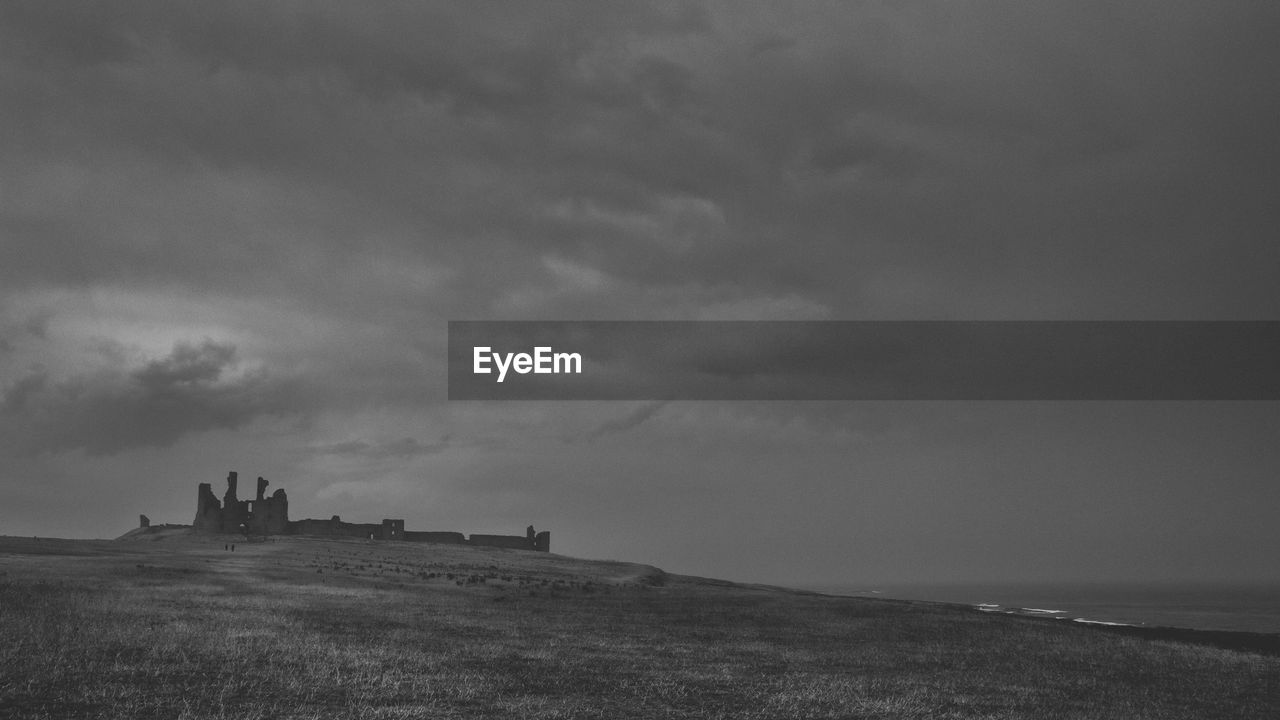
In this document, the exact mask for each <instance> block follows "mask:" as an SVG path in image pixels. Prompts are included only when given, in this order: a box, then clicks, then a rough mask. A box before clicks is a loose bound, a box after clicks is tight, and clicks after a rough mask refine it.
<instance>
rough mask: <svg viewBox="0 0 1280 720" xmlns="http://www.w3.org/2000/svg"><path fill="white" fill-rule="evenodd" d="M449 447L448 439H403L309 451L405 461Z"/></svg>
mask: <svg viewBox="0 0 1280 720" xmlns="http://www.w3.org/2000/svg"><path fill="white" fill-rule="evenodd" d="M449 447H450V443H449V439H448V438H447V437H446V438H442V439H441V440H439V441H437V442H428V443H424V442H422V441H420V440H418V439H417V438H412V437H404V438H400V439H399V440H392V441H388V442H370V441H367V440H346V441H344V442H338V443H330V444H327V445H318V446H315V447H312V448H311V451H312V452H314V453H316V454H319V455H344V456H355V457H361V458H371V459H387V458H389V459H397V458H398V459H401V460H403V459H406V458H411V457H414V456H418V455H433V454H435V453H439V452H443V451H444V450H447V449H448V448H449Z"/></svg>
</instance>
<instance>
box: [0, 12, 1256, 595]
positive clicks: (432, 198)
mask: <svg viewBox="0 0 1280 720" xmlns="http://www.w3.org/2000/svg"><path fill="white" fill-rule="evenodd" d="M1277 37H1280V5H1277V4H1275V3H1261V2H1241V3H1218V2H1210V1H1208V0H1205V1H1196V0H1193V1H1191V2H1179V3H1168V2H1125V3H1116V2H1111V1H1108V2H1081V1H1080V0H1039V1H1030V2H1029V1H1026V0H1017V1H1016V2H1014V1H1010V2H966V1H963V0H954V1H951V2H912V1H909V0H908V1H905V2H902V1H894V2H889V1H887V0H886V1H884V2H832V3H817V2H805V3H796V4H783V3H777V2H763V3H751V2H746V1H740V0H734V1H733V2H725V3H674V2H673V3H639V2H627V3H609V4H606V3H599V2H582V3H559V4H553V3H509V4H506V3H503V4H499V3H489V2H467V3H447V4H446V3H430V2H403V3H391V2H362V3H352V2H341V3H339V2H318V1H315V0H307V1H306V2H301V1H300V2H281V3H272V4H270V5H269V6H265V7H264V6H263V5H262V4H259V3H240V2H220V3H176V2H170V1H169V0H164V1H160V0H157V1H156V2H119V3H82V2H53V1H42V2H5V3H3V4H0V534H12V535H50V536H54V535H56V536H67V537H114V536H116V535H119V534H120V533H123V532H124V531H126V530H128V529H129V528H131V527H133V526H134V525H135V524H136V522H137V514H138V513H146V514H147V515H149V516H150V517H151V518H152V520H153V521H154V522H177V523H189V522H191V519H192V517H193V516H194V512H195V498H196V485H197V483H201V482H211V483H213V484H214V489H215V492H216V493H217V494H221V492H222V488H223V487H224V485H223V482H222V481H223V478H224V477H225V476H226V473H227V471H229V470H236V471H238V472H239V473H240V474H241V476H242V477H247V478H254V477H257V476H259V475H263V476H265V477H266V478H267V479H268V480H270V481H271V483H272V486H271V487H272V489H275V488H279V487H283V488H285V489H286V491H287V492H288V493H289V498H290V516H291V517H293V518H295V519H296V518H304V517H329V516H330V515H333V514H340V515H342V516H343V518H344V519H348V520H353V521H377V520H380V519H381V518H383V517H402V518H404V519H405V520H406V522H407V526H408V527H409V528H416V529H432V530H458V531H462V532H468V533H470V532H500V533H506V532H513V533H522V532H523V528H524V527H525V526H526V525H527V524H529V523H533V524H534V525H536V526H537V527H538V528H539V529H548V530H550V531H551V532H552V548H553V549H554V550H556V551H558V552H564V553H567V554H572V555H579V556H586V557H605V558H617V559H625V560H633V561H640V562H648V563H652V564H656V565H659V566H661V567H663V568H665V569H667V570H670V571H675V572H686V573H694V574H699V575H708V576H718V577H726V578H730V579H739V580H756V581H769V582H784V583H787V582H789V583H801V582H825V583H830V582H848V583H855V584H856V583H868V584H874V583H876V582H890V581H903V580H962V581H980V580H1019V579H1021V580H1054V579H1122V578H1201V579H1260V578H1265V579H1271V580H1278V579H1280V575H1277V573H1280V569H1278V568H1280V566H1277V564H1276V562H1275V560H1276V552H1275V551H1276V548H1277V547H1280V522H1277V521H1276V514H1277V513H1276V511H1277V509H1278V508H1280V408H1278V407H1277V403H1248V402H1245V403H1207V402H1199V403H1196V402H1165V403H1136V402H1129V403H1122V402H1079V403H1072V402H1059V403H1049V402H1043V403H1033V402H1004V403H1001V402H989V403H979V402H963V403H961V402H951V403H948V402H936V403H929V402H910V403H909V402H829V403H824V402H809V403H800V402H794V403H788V402H772V403H767V402H760V403H746V402H740V403H712V402H701V403H698V402H670V403H639V402H625V403H624V402H613V403H606V402H598V403H585V402H584V403H573V402H559V403H552V402H527V403H506V404H499V403H468V402H452V403H451V402H449V401H447V400H446V385H445V379H446V375H445V339H446V323H447V321H448V320H451V319H453V320H462V319H467V320H489V319H508V320H524V319H555V320H578V319H618V320H636V319H663V320H668V319H759V320H793V319H794V320H823V319H832V320H879V319H931V320H976V319H983V320H1002V319H1028V320H1031V319H1059V320H1060V319H1072V320H1076V319H1080V320H1115V319H1124V320H1154V319H1195V320H1228V319H1251V320H1280V291H1278V290H1277V286H1278V285H1277V280H1278V279H1280V278H1278V276H1280V243H1277V242H1276V241H1275V238H1276V232H1277V230H1276V228H1277V227H1280V202H1277V198H1278V197H1280V133H1277V131H1276V130H1277V122H1278V120H1280V93H1278V92H1277V90H1276V89H1277V88H1280V45H1278V44H1277V43H1276V42H1275V39H1276V38H1277Z"/></svg>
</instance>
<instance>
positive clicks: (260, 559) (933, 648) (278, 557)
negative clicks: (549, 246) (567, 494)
mask: <svg viewBox="0 0 1280 720" xmlns="http://www.w3.org/2000/svg"><path fill="white" fill-rule="evenodd" d="M232 543H234V544H235V546H236V547H235V551H234V552H233V551H231V550H230V546H231V544H232ZM1276 639H1277V638H1276V637H1275V636H1259V635H1255V634H1252V633H1213V632H1205V631H1184V630H1179V629H1174V628H1169V629H1165V628H1117V627H1111V626H1087V625H1084V624H1081V623H1071V622H1060V621H1057V622H1055V621H1053V620H1046V619H1041V618H1030V617H1022V616H1015V615H1002V614H988V613H982V612H979V611H977V610H975V609H973V608H971V607H968V606H957V605H948V604H941V603H927V602H920V601H908V600H891V599H879V598H865V597H847V596H834V595H824V594H821V593H814V592H802V591H792V590H788V589H785V588H778V587H770V586H762V585H742V584H737V583H731V582H728V581H723V580H715V579H710V578H697V577H690V576H681V575H674V574H668V573H665V572H663V571H662V570H660V569H658V568H655V567H652V566H648V565H642V564H635V563H625V562H613V561H598V560H581V559H575V558H569V557H565V556H562V555H556V554H552V553H538V552H530V551H519V550H503V549H497V548H475V547H467V546H450V545H429V544H418V543H400V542H381V541H374V542H371V541H365V540H354V539H310V538H295V537H280V538H272V539H267V540H262V539H258V540H255V541H252V542H246V541H245V539H244V538H243V537H233V536H226V537H219V536H213V537H208V536H193V535H190V534H186V533H182V532H178V531H177V530H175V531H174V532H173V533H172V534H170V533H148V534H145V535H141V534H139V535H135V536H133V537H132V538H131V539H129V540H124V541H80V540H54V539H33V538H0V718H8V717H15V718H16V717H21V718H32V719H34V720H39V719H41V718H48V719H52V718H59V719H62V718H115V717H165V718H186V719H190V718H281V719H288V720H302V719H304V718H307V719H309V718H321V717H324V718H328V717H341V718H369V719H370V720H373V719H375V718H377V719H385V718H418V717H433V718H434V717H440V718H473V717H475V718H505V717H524V718H548V719H550V718H576V717H610V718H652V717H665V718H754V719H757V720H764V719H765V718H831V719H833V720H834V719H836V718H841V719H843V718H919V719H921V720H923V719H924V718H990V719H992V720H994V719H995V718H1063V719H1066V718H1071V719H1073V720H1075V719H1079V718H1153V719H1154V718H1162V719H1163V718H1196V719H1197V720H1199V719H1200V718H1255V717H1259V718H1260V717H1280V657H1278V656H1277V653H1276V652H1275V642H1276Z"/></svg>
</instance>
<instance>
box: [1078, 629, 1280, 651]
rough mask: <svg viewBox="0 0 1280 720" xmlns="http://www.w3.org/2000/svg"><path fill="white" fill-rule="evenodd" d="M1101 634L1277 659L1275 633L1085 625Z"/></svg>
mask: <svg viewBox="0 0 1280 720" xmlns="http://www.w3.org/2000/svg"><path fill="white" fill-rule="evenodd" d="M1089 627H1090V628H1092V629H1095V630H1100V631H1102V632H1109V633H1115V634H1116V635H1128V636H1130V637H1138V638H1143V639H1146V640H1167V641H1170V642H1181V643H1192V644H1194V645H1209V646H1212V647H1218V648H1222V649H1224V650H1236V651H1240V652H1251V653H1260V654H1262V655H1274V656H1280V635H1277V634H1275V633H1255V632H1241V631H1236V630H1196V629H1193V628H1180V627H1167V626H1162V625H1157V626H1145V627H1138V626H1134V625H1089Z"/></svg>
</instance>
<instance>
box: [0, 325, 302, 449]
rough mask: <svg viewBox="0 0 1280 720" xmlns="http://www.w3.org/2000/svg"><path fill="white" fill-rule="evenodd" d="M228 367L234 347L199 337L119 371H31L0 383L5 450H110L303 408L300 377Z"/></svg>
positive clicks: (174, 439)
mask: <svg viewBox="0 0 1280 720" xmlns="http://www.w3.org/2000/svg"><path fill="white" fill-rule="evenodd" d="M236 369H237V362H236V350H235V348H234V347H232V346H230V345H225V344H219V343H214V342H208V341H206V342H204V343H202V344H200V345H198V346H196V345H178V346H176V347H174V349H173V352H172V353H171V354H170V355H169V356H167V357H164V358H161V359H158V360H153V361H150V362H148V363H146V364H144V365H143V366H142V367H139V368H135V369H133V370H131V371H128V372H124V373H99V374H95V375H89V376H82V377H73V378H67V379H54V378H51V377H49V375H48V373H47V372H44V371H41V370H35V371H32V372H30V373H28V374H27V375H25V376H24V377H22V378H21V379H19V380H17V381H16V382H14V383H12V384H10V385H9V386H8V387H6V388H5V389H4V393H3V401H2V402H0V424H2V426H3V428H4V437H5V438H6V445H7V446H8V447H7V450H8V451H9V452H12V453H15V454H19V455H27V454H40V453H42V452H49V451H53V452H58V451H66V450H83V451H85V452H86V453H89V454H92V455H110V454H114V453H118V452H121V451H123V450H128V449H131V448H138V447H166V446H169V445H172V444H173V443H175V442H177V441H178V440H179V439H181V438H183V437H185V436H187V435H189V434H192V433H199V432H203V431H208V430H215V429H234V428H238V427H241V426H243V425H245V424H246V423H248V422H250V421H252V420H253V419H255V418H257V417H260V416H263V415H300V414H303V413H305V412H307V411H308V410H309V409H310V407H311V402H312V400H310V399H308V393H306V392H305V391H304V387H303V386H302V385H301V384H299V383H297V382H295V381H292V380H289V379H286V378H276V377H272V376H271V375H270V374H269V373H267V372H266V371H249V372H244V373H241V374H239V375H234V374H233V372H234V371H235V370H236Z"/></svg>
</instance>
